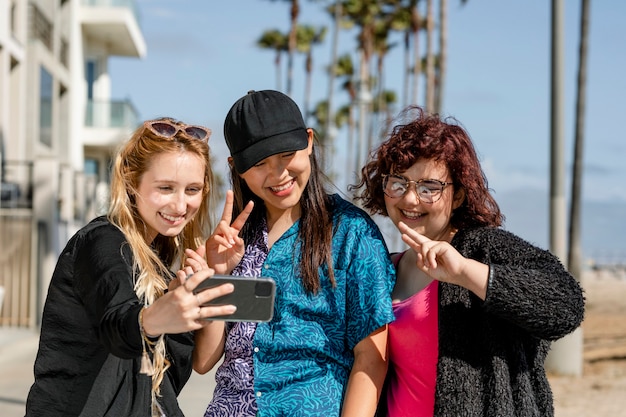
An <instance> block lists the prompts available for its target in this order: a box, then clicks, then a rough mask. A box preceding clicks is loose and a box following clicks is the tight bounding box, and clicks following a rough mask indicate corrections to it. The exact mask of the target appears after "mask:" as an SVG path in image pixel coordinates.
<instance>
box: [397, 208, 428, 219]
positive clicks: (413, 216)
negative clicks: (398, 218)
mask: <svg viewBox="0 0 626 417" xmlns="http://www.w3.org/2000/svg"><path fill="white" fill-rule="evenodd" d="M400 212H401V213H402V215H403V216H404V217H406V218H407V219H412V220H415V219H419V218H420V217H422V216H423V214H422V213H416V212H414V211H406V210H400Z"/></svg>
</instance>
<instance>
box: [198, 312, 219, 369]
mask: <svg viewBox="0 0 626 417" xmlns="http://www.w3.org/2000/svg"><path fill="white" fill-rule="evenodd" d="M195 342H196V345H195V348H194V350H193V370H194V371H196V372H197V373H199V374H201V375H203V374H206V373H207V372H209V371H210V370H211V369H213V367H214V366H215V364H216V363H217V362H219V360H220V358H221V357H222V355H223V354H224V343H225V342H226V324H225V323H224V322H223V321H221V320H214V321H211V322H210V323H209V324H207V325H206V326H205V327H203V328H202V329H200V330H197V331H196V334H195Z"/></svg>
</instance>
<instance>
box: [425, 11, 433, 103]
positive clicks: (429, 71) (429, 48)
mask: <svg viewBox="0 0 626 417" xmlns="http://www.w3.org/2000/svg"><path fill="white" fill-rule="evenodd" d="M433 31H434V20H433V0H427V1H426V111H428V112H432V111H433V110H434V107H435V55H434V53H433V36H434V35H433Z"/></svg>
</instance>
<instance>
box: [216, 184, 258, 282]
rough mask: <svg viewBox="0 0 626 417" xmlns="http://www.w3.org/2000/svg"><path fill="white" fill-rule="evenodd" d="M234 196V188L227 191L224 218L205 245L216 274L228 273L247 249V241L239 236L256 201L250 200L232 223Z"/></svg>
mask: <svg viewBox="0 0 626 417" xmlns="http://www.w3.org/2000/svg"><path fill="white" fill-rule="evenodd" d="M233 204H234V196H233V192H232V190H228V191H226V201H225V202H224V211H223V213H222V218H221V219H220V221H219V223H218V224H217V226H216V228H215V230H214V231H213V234H212V235H211V236H210V237H209V238H208V239H207V241H206V242H205V244H204V246H205V249H206V260H207V263H208V265H209V266H210V267H211V268H213V269H214V270H215V273H216V274H228V273H230V272H231V271H232V270H233V268H235V266H237V264H238V263H239V261H241V258H242V257H243V254H244V251H245V242H244V241H243V239H242V238H240V237H239V232H240V231H241V228H242V227H243V225H244V224H245V223H246V220H248V217H249V216H250V213H252V208H253V207H254V203H253V202H252V201H250V202H248V204H246V206H245V207H244V209H243V211H242V212H241V213H240V214H239V216H237V218H236V219H235V221H233V222H232V223H231V220H232V217H233Z"/></svg>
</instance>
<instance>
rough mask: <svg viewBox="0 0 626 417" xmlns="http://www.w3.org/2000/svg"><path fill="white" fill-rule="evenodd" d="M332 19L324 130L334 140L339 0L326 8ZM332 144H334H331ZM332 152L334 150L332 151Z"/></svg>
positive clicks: (339, 18) (339, 22)
mask: <svg viewBox="0 0 626 417" xmlns="http://www.w3.org/2000/svg"><path fill="white" fill-rule="evenodd" d="M326 11H327V12H328V13H329V14H330V16H331V18H332V19H333V35H332V47H331V52H330V65H329V71H328V104H327V111H328V117H327V118H326V124H325V129H324V131H325V132H326V134H327V135H328V139H329V140H332V141H334V137H332V138H331V137H330V136H331V135H332V133H331V121H332V119H333V104H334V102H333V99H334V93H335V78H336V74H335V69H336V66H337V65H336V63H337V53H338V52H337V50H338V47H339V31H340V28H341V16H342V14H343V8H342V7H341V1H339V0H337V1H335V2H334V3H333V4H332V5H331V6H330V7H328V8H327V9H326ZM333 145H334V144H333ZM333 154H334V152H333Z"/></svg>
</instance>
